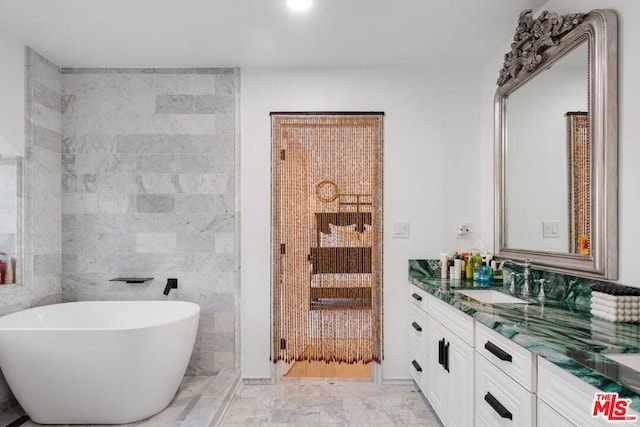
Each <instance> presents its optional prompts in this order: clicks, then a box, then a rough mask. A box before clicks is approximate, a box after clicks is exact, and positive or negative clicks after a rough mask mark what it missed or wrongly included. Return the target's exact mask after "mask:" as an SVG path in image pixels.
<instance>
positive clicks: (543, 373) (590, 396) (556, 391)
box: [538, 357, 640, 427]
mask: <svg viewBox="0 0 640 427" xmlns="http://www.w3.org/2000/svg"><path fill="white" fill-rule="evenodd" d="M596 393H603V391H601V390H599V389H597V388H596V387H594V386H592V385H591V384H589V383H587V382H586V381H583V380H581V379H580V378H578V377H576V376H575V375H572V374H570V373H569V372H567V371H565V370H564V369H562V368H560V367H559V366H556V365H554V364H553V363H551V362H549V361H548V360H546V359H544V358H542V357H538V399H540V400H542V402H544V403H546V404H548V405H549V406H550V407H551V408H552V409H555V410H556V411H557V412H558V413H560V414H561V415H562V416H563V417H564V418H566V419H567V420H569V422H570V423H572V424H574V425H577V426H581V427H582V426H585V427H586V426H593V427H595V426H610V425H612V423H611V422H609V421H607V420H606V419H605V418H604V417H602V416H600V417H598V418H594V417H592V411H593V401H594V399H595V396H596ZM627 415H635V416H636V417H638V419H639V420H640V414H638V413H637V412H636V411H634V410H632V409H631V408H628V411H627ZM620 424H621V425H636V424H633V423H626V422H625V423H620Z"/></svg>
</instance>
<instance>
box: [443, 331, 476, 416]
mask: <svg viewBox="0 0 640 427" xmlns="http://www.w3.org/2000/svg"><path fill="white" fill-rule="evenodd" d="M447 339H448V340H449V349H448V357H449V397H448V399H447V404H448V405H449V411H448V412H449V413H448V415H447V418H448V422H447V423H446V425H447V426H448V427H468V426H472V425H473V418H474V410H473V407H474V406H473V405H474V395H475V393H474V386H473V385H474V376H473V358H474V351H473V348H472V347H471V346H469V345H468V344H466V343H465V342H464V341H462V340H461V339H460V338H458V337H457V336H456V335H453V334H449V336H448V337H447Z"/></svg>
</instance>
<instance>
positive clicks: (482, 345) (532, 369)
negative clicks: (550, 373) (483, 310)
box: [476, 322, 536, 393]
mask: <svg viewBox="0 0 640 427" xmlns="http://www.w3.org/2000/svg"><path fill="white" fill-rule="evenodd" d="M476 351H477V352H478V353H480V354H481V355H483V356H484V357H485V358H486V359H487V360H489V361H490V362H491V363H493V364H494V365H495V366H496V367H497V368H498V369H500V370H501V371H502V372H504V373H505V374H507V375H508V376H510V377H511V378H513V379H514V380H515V381H516V382H517V383H519V384H520V385H521V386H522V387H524V388H525V389H527V390H528V391H530V392H533V393H535V391H536V380H535V378H536V363H535V362H536V357H535V355H534V354H533V353H532V352H530V351H529V350H527V349H526V348H524V347H521V346H519V345H518V344H516V343H514V342H513V341H511V340H510V339H509V338H507V337H505V336H502V335H500V334H499V333H498V332H496V331H494V330H493V329H490V328H488V327H487V326H485V325H483V324H481V323H480V322H476Z"/></svg>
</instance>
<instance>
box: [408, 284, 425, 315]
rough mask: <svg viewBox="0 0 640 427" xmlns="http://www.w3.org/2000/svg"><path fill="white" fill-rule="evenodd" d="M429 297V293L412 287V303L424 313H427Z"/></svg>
mask: <svg viewBox="0 0 640 427" xmlns="http://www.w3.org/2000/svg"><path fill="white" fill-rule="evenodd" d="M427 295H428V293H427V292H425V291H423V290H422V289H420V288H419V287H417V286H415V285H411V290H410V293H409V298H410V299H411V302H412V303H413V304H414V305H415V306H416V307H419V308H420V309H421V310H422V311H427Z"/></svg>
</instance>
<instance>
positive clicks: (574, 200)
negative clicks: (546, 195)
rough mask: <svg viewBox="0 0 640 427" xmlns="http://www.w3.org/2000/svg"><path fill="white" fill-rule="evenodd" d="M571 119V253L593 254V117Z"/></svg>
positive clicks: (574, 115)
mask: <svg viewBox="0 0 640 427" xmlns="http://www.w3.org/2000/svg"><path fill="white" fill-rule="evenodd" d="M567 117H568V120H569V159H570V162H569V164H570V172H569V184H570V185H569V190H570V191H569V194H571V197H570V200H569V203H570V206H569V212H571V215H570V216H571V218H570V221H571V225H570V242H571V243H570V244H571V246H572V247H571V248H570V252H572V253H576V254H580V255H589V253H590V252H589V251H590V241H589V239H590V236H591V203H590V200H591V199H590V197H591V185H590V183H591V147H590V144H589V114H588V113H582V112H576V113H569V114H567Z"/></svg>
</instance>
